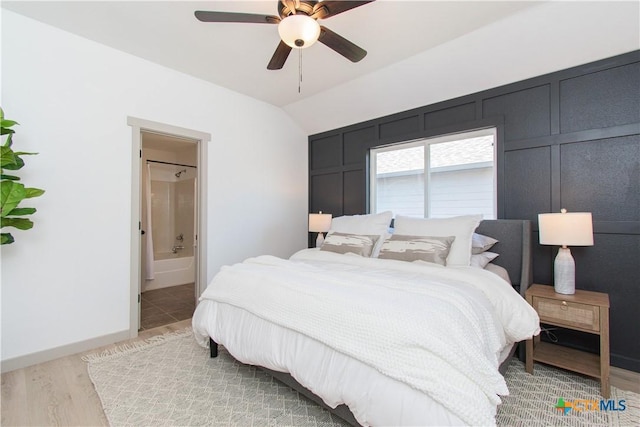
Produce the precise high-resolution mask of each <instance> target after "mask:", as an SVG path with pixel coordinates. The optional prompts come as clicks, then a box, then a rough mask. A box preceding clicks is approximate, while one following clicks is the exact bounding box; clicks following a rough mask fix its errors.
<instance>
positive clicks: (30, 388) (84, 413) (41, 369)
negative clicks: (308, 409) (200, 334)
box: [0, 319, 640, 426]
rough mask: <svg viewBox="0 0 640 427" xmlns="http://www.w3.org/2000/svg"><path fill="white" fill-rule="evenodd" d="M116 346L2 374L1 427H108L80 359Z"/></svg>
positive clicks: (630, 375) (633, 386) (624, 382)
mask: <svg viewBox="0 0 640 427" xmlns="http://www.w3.org/2000/svg"><path fill="white" fill-rule="evenodd" d="M189 325H191V319H187V320H183V321H181V322H177V323H173V324H170V325H166V326H161V327H158V328H155V329H150V330H146V331H142V332H140V335H139V336H138V338H135V339H132V340H129V341H127V342H133V341H139V340H144V339H147V338H149V337H152V336H155V335H161V334H164V333H167V332H170V331H176V330H180V329H184V328H186V327H187V326H189ZM122 344H123V343H122V342H120V343H116V344H113V345H110V346H105V347H102V348H99V349H94V350H91V351H87V352H85V353H80V354H76V355H73V356H68V357H63V358H61V359H57V360H53V361H51V362H46V363H41V364H39V365H34V366H30V367H27V368H23V369H17V370H15V371H11V372H7V373H4V374H2V405H1V411H2V419H1V422H0V425H2V426H107V425H108V423H107V419H106V417H105V415H104V412H103V410H102V405H101V403H100V399H99V398H98V395H97V394H96V391H95V389H94V387H93V383H92V382H91V380H90V379H89V374H88V373H87V366H86V363H85V362H84V361H82V359H81V357H82V356H84V355H85V354H92V353H95V352H97V351H100V350H103V349H107V348H112V347H116V346H118V345H122ZM611 385H613V386H615V387H619V388H621V389H624V390H630V391H633V392H636V393H640V374H638V373H635V372H630V371H624V370H622V369H618V368H613V367H612V368H611Z"/></svg>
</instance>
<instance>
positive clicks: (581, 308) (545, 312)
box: [533, 297, 600, 332]
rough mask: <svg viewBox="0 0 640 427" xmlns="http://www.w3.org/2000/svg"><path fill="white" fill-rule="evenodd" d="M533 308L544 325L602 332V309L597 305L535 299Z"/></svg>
mask: <svg viewBox="0 0 640 427" xmlns="http://www.w3.org/2000/svg"><path fill="white" fill-rule="evenodd" d="M533 308H534V309H535V310H536V311H537V312H538V315H539V316H540V321H541V322H543V323H545V322H548V323H552V324H554V325H557V326H570V327H574V328H580V329H585V330H588V331H594V332H599V331H600V307H598V306H597V305H589V304H579V303H575V302H569V301H563V300H559V299H551V298H542V297H533Z"/></svg>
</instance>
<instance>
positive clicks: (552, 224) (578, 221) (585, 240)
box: [538, 209, 593, 295]
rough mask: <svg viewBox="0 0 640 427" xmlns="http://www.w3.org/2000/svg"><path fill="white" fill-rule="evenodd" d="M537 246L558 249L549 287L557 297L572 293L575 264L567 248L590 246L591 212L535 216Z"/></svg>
mask: <svg viewBox="0 0 640 427" xmlns="http://www.w3.org/2000/svg"><path fill="white" fill-rule="evenodd" d="M538 227H539V230H540V244H541V245H557V246H561V247H560V249H559V250H558V255H557V256H556V259H555V261H554V263H553V279H554V280H553V281H554V284H553V287H554V289H555V291H556V292H557V293H559V294H566V295H572V294H574V293H575V292H576V284H575V282H576V273H575V271H576V264H575V261H574V260H573V257H572V256H571V251H570V250H569V248H568V247H567V246H593V223H592V220H591V212H567V210H566V209H562V210H561V211H560V213H544V214H538Z"/></svg>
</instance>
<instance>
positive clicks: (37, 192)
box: [24, 187, 44, 199]
mask: <svg viewBox="0 0 640 427" xmlns="http://www.w3.org/2000/svg"><path fill="white" fill-rule="evenodd" d="M24 191H25V196H24V198H25V199H31V198H32V197H38V196H42V195H43V194H44V190H41V189H39V188H31V187H30V188H25V189H24Z"/></svg>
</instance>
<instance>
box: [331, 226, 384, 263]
mask: <svg viewBox="0 0 640 427" xmlns="http://www.w3.org/2000/svg"><path fill="white" fill-rule="evenodd" d="M379 237H380V236H367V235H364V234H349V233H338V232H335V231H334V232H331V233H329V234H328V235H327V237H326V238H325V239H324V243H323V244H322V246H320V250H321V251H329V252H335V253H338V254H347V253H352V254H356V255H360V256H363V257H370V256H371V252H372V251H373V247H374V246H375V244H376V241H377V240H378V238H379Z"/></svg>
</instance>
